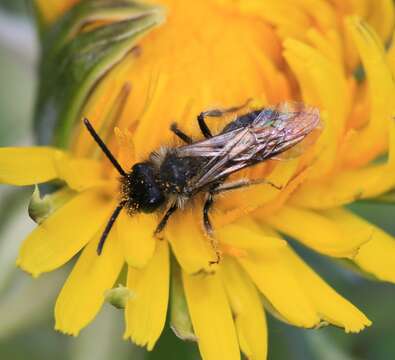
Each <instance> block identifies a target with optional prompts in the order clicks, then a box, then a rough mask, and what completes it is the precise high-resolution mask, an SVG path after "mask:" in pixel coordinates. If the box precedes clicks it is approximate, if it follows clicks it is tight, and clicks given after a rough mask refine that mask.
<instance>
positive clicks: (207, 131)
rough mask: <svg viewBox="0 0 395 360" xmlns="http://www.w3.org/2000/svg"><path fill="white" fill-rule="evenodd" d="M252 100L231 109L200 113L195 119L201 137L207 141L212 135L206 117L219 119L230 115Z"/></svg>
mask: <svg viewBox="0 0 395 360" xmlns="http://www.w3.org/2000/svg"><path fill="white" fill-rule="evenodd" d="M251 100H252V99H247V101H246V102H245V103H244V104H242V105H239V106H233V107H231V108H228V109H212V110H208V111H204V112H202V113H200V114H199V115H198V117H197V120H198V124H199V128H200V131H201V132H202V134H203V136H204V137H205V138H206V139H208V138H211V137H212V136H213V135H212V133H211V130H210V129H209V127H208V126H207V124H206V119H205V118H206V117H207V116H209V117H221V116H223V115H225V114H230V113H233V112H236V111H239V110H241V109H242V108H244V107H246V106H247V105H248V104H249V103H250V102H251Z"/></svg>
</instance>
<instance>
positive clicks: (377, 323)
mask: <svg viewBox="0 0 395 360" xmlns="http://www.w3.org/2000/svg"><path fill="white" fill-rule="evenodd" d="M30 21H31V18H30V16H29V7H28V2H27V1H26V2H25V1H23V0H0V146H10V145H21V144H29V143H32V142H33V136H32V113H33V111H32V110H33V104H34V93H35V89H36V85H37V84H36V80H35V71H36V68H35V62H34V59H35V53H34V51H35V50H37V47H36V46H34V41H35V37H34V28H33V25H32V24H31V23H30ZM7 26H11V27H8V28H7ZM4 29H9V30H12V31H14V32H16V33H18V34H15V33H14V34H13V36H11V39H12V41H11V42H9V41H7V39H9V38H10V36H9V33H8V35H7V33H4V31H5V30H4ZM15 35H18V36H15ZM5 39H6V40H5ZM15 39H18V40H17V41H16V40H15ZM362 181H363V179H362ZM31 191H32V189H23V190H18V191H15V190H13V189H11V188H9V187H6V186H2V187H0V359H7V360H19V359H21V360H22V359H30V360H35V359H37V360H38V359H55V358H56V359H57V360H85V359H86V360H88V359H95V360H107V359H116V360H118V359H119V360H121V359H149V360H159V359H174V360H179V359H183V360H192V359H199V355H198V352H197V350H196V346H195V344H191V343H184V342H182V341H181V340H179V339H177V338H176V337H175V336H174V335H173V333H172V332H171V330H169V329H168V328H167V330H166V331H165V332H164V334H163V336H162V338H161V339H160V341H159V343H158V345H157V347H156V348H155V350H154V351H153V352H152V353H149V354H148V353H146V352H145V351H144V350H141V349H137V348H136V347H134V346H133V345H132V344H130V343H127V342H125V341H123V340H122V331H123V318H122V313H121V312H120V311H118V310H116V309H114V308H112V307H110V306H109V305H106V306H105V308H104V310H103V311H102V313H101V314H100V316H99V317H98V319H96V320H95V322H94V323H93V324H92V325H90V326H89V327H88V329H86V330H84V331H83V332H82V334H81V335H80V336H79V337H78V338H70V337H67V336H64V335H61V334H59V333H57V332H55V331H54V330H53V305H54V301H55V298H56V294H57V292H58V291H59V290H60V288H61V286H62V283H63V281H64V279H65V277H66V275H67V271H68V269H61V270H60V271H58V272H55V273H54V274H50V275H44V276H43V277H42V279H40V280H33V279H31V278H30V277H28V276H27V275H25V274H23V273H22V272H21V271H20V270H18V269H15V266H14V263H13V258H14V253H15V252H16V251H17V248H18V246H19V243H20V242H21V240H22V239H23V237H24V236H25V235H26V234H27V233H28V231H29V230H30V228H32V227H33V224H32V223H31V222H30V221H29V220H28V219H27V211H26V207H27V203H28V198H29V196H30V194H31ZM350 208H351V209H352V210H353V211H355V212H356V213H358V214H360V215H361V216H363V217H365V218H367V219H369V220H370V221H371V222H372V223H374V224H377V225H378V226H380V227H382V228H383V229H385V230H386V231H388V232H390V233H392V234H394V235H395V216H394V215H395V206H394V205H382V204H373V203H357V204H354V205H352V206H350ZM15 219H17V220H15ZM18 219H19V220H18ZM12 229H17V230H16V231H11V230H12ZM291 244H292V245H293V246H294V247H295V248H296V250H297V251H298V252H299V253H300V254H301V255H302V256H303V257H304V258H305V259H306V261H307V262H308V263H309V264H311V265H312V266H313V267H314V269H315V270H316V271H317V272H318V273H319V274H320V275H321V276H323V277H324V279H326V280H327V281H328V282H329V283H330V284H331V285H332V286H334V288H335V289H337V290H338V291H339V292H340V293H341V294H342V295H344V296H345V297H346V298H348V299H349V300H350V301H352V302H353V303H354V304H355V305H357V306H358V307H359V308H360V309H361V310H363V311H364V312H365V313H366V314H367V315H368V317H369V318H370V319H371V320H372V321H373V326H372V327H371V328H369V329H367V330H365V331H364V332H362V333H361V334H358V335H347V334H345V333H344V332H343V331H342V330H339V329H335V328H325V329H321V330H318V331H308V330H301V329H297V328H293V327H290V326H287V325H284V324H282V323H280V322H279V321H277V320H275V319H273V318H272V317H270V316H269V359H271V360H278V359H280V360H282V359H292V360H294V359H295V360H317V359H319V360H370V359H371V360H388V359H393V358H395V342H394V341H393V336H394V333H395V312H394V307H395V286H394V285H392V284H386V283H379V282H375V281H372V280H367V279H365V278H362V277H361V276H359V275H357V274H355V273H352V272H350V271H349V270H346V268H345V267H344V264H340V263H338V264H335V263H334V262H333V261H332V260H330V259H328V258H325V257H323V256H320V255H317V254H314V253H312V252H311V251H309V250H307V249H305V248H303V247H301V246H300V245H298V244H296V243H294V242H292V241H291ZM394 266H395V264H394ZM290 301H292V300H290Z"/></svg>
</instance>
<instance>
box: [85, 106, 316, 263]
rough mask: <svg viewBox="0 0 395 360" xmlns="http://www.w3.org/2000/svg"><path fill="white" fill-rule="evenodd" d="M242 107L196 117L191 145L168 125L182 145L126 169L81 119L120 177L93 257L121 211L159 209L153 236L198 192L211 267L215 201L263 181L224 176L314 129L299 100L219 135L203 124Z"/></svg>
mask: <svg viewBox="0 0 395 360" xmlns="http://www.w3.org/2000/svg"><path fill="white" fill-rule="evenodd" d="M247 103H248V102H247ZM247 103H246V104H243V105H241V106H238V107H233V108H229V109H212V110H208V111H204V112H202V113H200V114H199V115H198V117H197V122H198V125H199V128H200V131H201V133H202V135H203V139H202V140H198V141H194V140H193V139H192V138H191V137H190V136H188V135H187V134H185V133H184V132H183V131H182V130H180V129H179V127H178V126H177V124H176V123H173V124H172V125H171V127H170V130H171V131H172V132H173V133H174V134H175V135H176V136H177V137H178V138H180V139H181V140H182V141H183V142H184V143H185V145H182V146H178V147H161V148H160V149H159V150H157V151H154V152H152V153H151V154H150V155H149V157H148V159H147V160H145V161H143V162H139V163H136V164H134V165H133V166H132V168H131V169H130V170H129V171H126V170H124V169H123V168H122V167H121V165H120V164H119V162H118V161H117V160H116V159H115V157H114V156H113V154H112V153H111V151H110V150H109V149H108V147H107V146H106V145H105V143H104V142H103V141H102V139H101V138H100V137H99V135H98V134H97V132H96V131H95V129H94V128H93V127H92V125H91V123H90V122H89V120H88V119H84V124H85V126H86V128H87V130H88V131H89V133H90V134H91V135H92V137H93V139H94V140H95V141H96V143H97V144H98V145H99V147H100V148H101V150H102V151H103V153H104V154H105V155H106V156H107V158H108V159H109V160H110V162H111V163H112V164H113V166H114V167H115V168H116V169H117V171H118V172H119V174H120V179H119V182H120V202H119V204H118V206H117V207H116V209H115V210H114V212H113V214H112V215H111V217H110V219H109V220H108V223H107V225H106V227H105V229H104V231H103V234H102V236H101V238H100V241H99V244H98V247H97V253H98V255H100V254H101V252H102V250H103V246H104V244H105V241H106V238H107V236H108V234H109V232H110V230H111V228H112V226H113V225H114V222H115V221H116V219H117V217H118V215H119V214H120V212H121V211H122V209H125V210H126V211H127V213H128V214H129V215H131V216H133V214H136V213H138V212H143V213H153V212H155V211H162V212H163V213H164V215H163V217H162V219H161V220H160V222H159V223H158V225H157V227H156V229H155V231H154V235H155V236H158V235H159V234H160V233H161V232H162V231H163V229H164V228H165V226H166V224H167V222H168V220H169V218H170V217H171V216H172V215H173V214H174V212H175V211H177V210H181V209H183V208H184V207H185V205H186V204H187V203H188V201H190V200H191V199H192V198H194V197H195V196H196V195H197V194H199V193H204V195H205V200H204V204H203V207H202V218H203V225H204V230H205V233H206V234H207V236H208V237H209V238H210V239H212V246H213V248H214V250H215V252H216V255H217V260H216V261H213V263H217V262H219V261H220V252H219V250H218V248H217V245H216V242H215V240H214V238H213V227H212V225H211V221H210V217H209V213H210V209H211V208H212V206H213V204H214V199H215V197H216V196H217V195H219V194H222V193H225V192H228V191H231V190H236V189H241V188H244V187H248V186H251V185H256V184H261V183H268V181H266V180H265V179H262V180H249V179H240V180H236V181H227V179H228V177H229V176H230V175H231V174H233V173H236V172H238V171H240V170H242V169H245V168H248V167H251V166H254V165H256V164H259V163H262V162H263V161H266V160H268V159H278V157H279V156H280V155H281V154H283V153H284V152H286V151H287V150H289V149H291V148H293V147H295V145H297V144H299V143H301V142H302V140H304V139H305V138H306V137H307V136H308V135H309V134H310V133H312V132H313V130H315V129H318V128H319V127H320V116H319V110H318V109H317V108H315V107H311V106H307V105H305V104H303V103H301V102H284V103H281V104H279V105H277V106H273V107H266V108H261V109H258V110H254V111H250V112H247V113H245V114H244V115H241V116H237V117H236V118H235V119H234V120H233V121H231V122H230V123H228V124H227V125H226V126H225V127H224V128H223V129H222V131H221V132H219V133H218V134H216V135H213V134H212V132H211V130H210V128H209V127H208V125H207V123H206V118H207V117H222V116H223V115H225V114H228V113H236V112H238V111H239V110H241V109H242V108H243V107H245V106H246V105H247ZM272 185H273V186H275V187H276V185H274V184H272ZM279 189H280V188H279Z"/></svg>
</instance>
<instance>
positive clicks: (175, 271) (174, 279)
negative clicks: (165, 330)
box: [170, 259, 197, 341]
mask: <svg viewBox="0 0 395 360" xmlns="http://www.w3.org/2000/svg"><path fill="white" fill-rule="evenodd" d="M170 327H171V329H172V330H173V332H174V334H175V335H176V336H177V337H178V338H180V339H181V340H189V341H197V337H196V335H195V333H194V332H193V327H192V322H191V317H190V315H189V310H188V305H187V301H186V298H185V292H184V287H183V284H182V279H181V270H180V267H179V265H178V264H177V263H176V261H175V260H174V259H173V261H172V271H171V288H170Z"/></svg>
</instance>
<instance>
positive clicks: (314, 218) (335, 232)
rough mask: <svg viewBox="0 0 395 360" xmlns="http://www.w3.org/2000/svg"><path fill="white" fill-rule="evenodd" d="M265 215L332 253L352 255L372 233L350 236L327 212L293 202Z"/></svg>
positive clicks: (284, 230)
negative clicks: (271, 213)
mask: <svg viewBox="0 0 395 360" xmlns="http://www.w3.org/2000/svg"><path fill="white" fill-rule="evenodd" d="M257 216H259V212H258V213H257ZM262 219H264V221H265V222H267V223H268V224H270V225H271V226H273V227H274V228H275V229H277V230H278V231H280V232H282V233H284V234H286V235H288V236H291V237H293V238H295V239H297V240H299V241H300V242H302V243H303V244H304V245H306V246H308V247H310V248H312V249H314V250H315V251H317V252H320V253H323V254H325V255H329V256H335V257H346V258H353V257H354V256H355V255H356V253H357V252H358V250H359V248H360V247H361V245H362V244H364V243H366V242H367V241H368V240H369V237H370V233H364V232H358V233H355V234H353V236H349V234H345V233H344V232H343V231H342V229H341V228H340V227H339V226H338V224H337V223H336V221H332V220H331V219H328V218H327V217H326V216H325V214H322V213H318V212H315V211H311V210H307V209H300V208H296V207H291V206H284V207H283V208H282V209H281V210H280V211H279V212H277V213H275V214H273V215H271V216H264V218H262Z"/></svg>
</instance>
